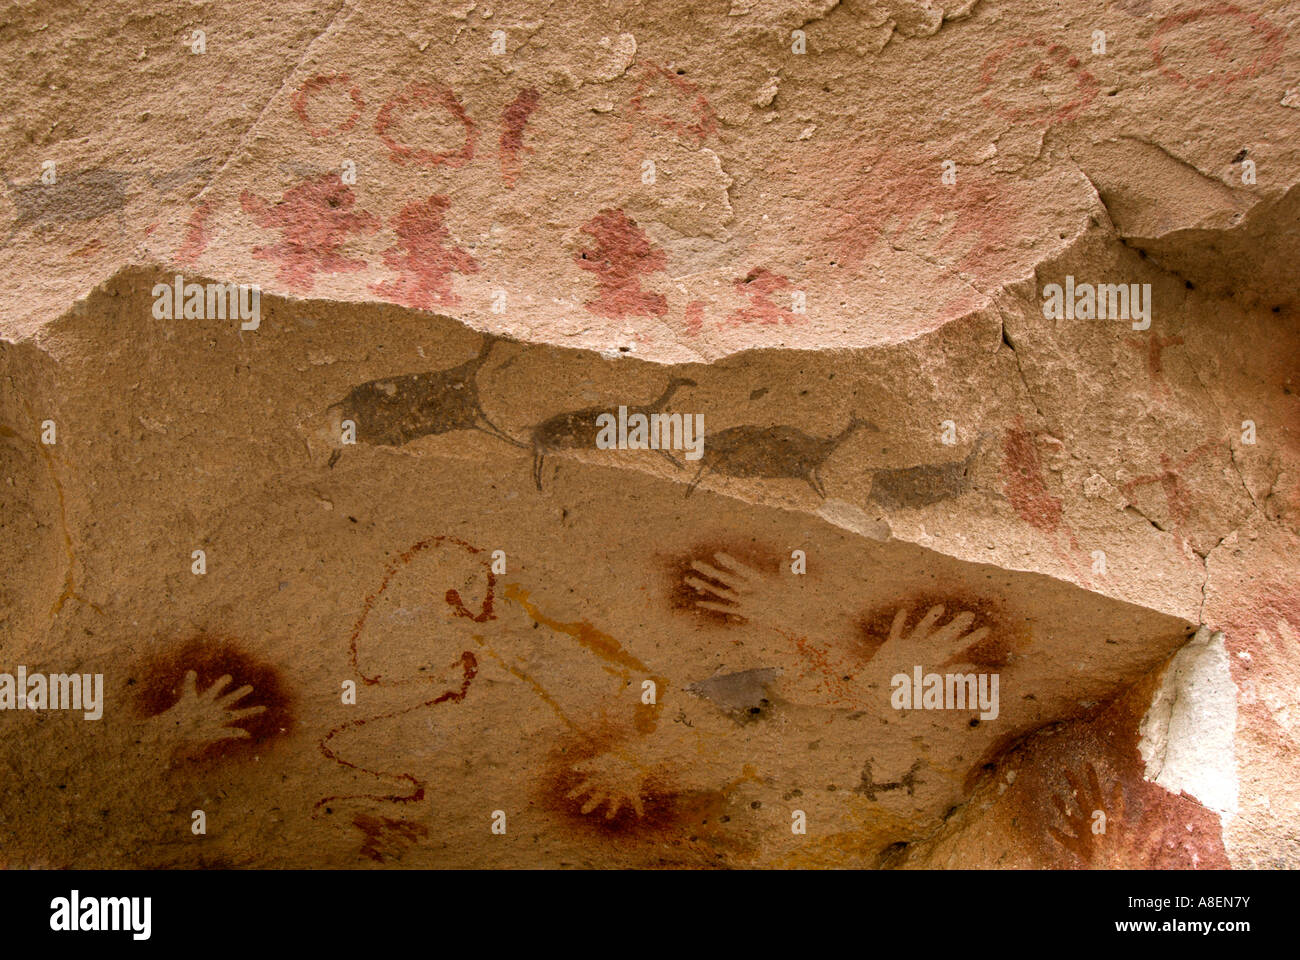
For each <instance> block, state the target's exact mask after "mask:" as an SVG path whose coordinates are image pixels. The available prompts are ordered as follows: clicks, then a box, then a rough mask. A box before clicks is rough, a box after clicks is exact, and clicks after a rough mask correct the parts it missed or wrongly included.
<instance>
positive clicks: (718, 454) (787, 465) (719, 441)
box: [686, 416, 880, 498]
mask: <svg viewBox="0 0 1300 960" xmlns="http://www.w3.org/2000/svg"><path fill="white" fill-rule="evenodd" d="M862 427H869V428H870V429H872V430H879V429H880V428H879V427H877V426H876V425H875V424H874V423H871V422H870V421H868V420H862V419H860V418H858V417H856V416H854V417H850V418H849V423H848V426H846V427H845V428H844V429H843V430H841V431H840V432H839V433H838V434H836V435H835V436H833V437H810V436H809V435H808V434H806V433H804V432H803V431H802V430H799V429H796V428H795V427H788V426H775V427H752V426H741V427H730V428H728V429H726V430H723V431H722V432H721V433H718V434H714V435H713V436H712V437H710V438H709V439H708V441H707V442H706V443H705V445H704V457H703V458H702V460H701V462H700V469H699V472H697V473H696V474H695V478H694V479H693V480H691V482H690V485H689V486H687V488H686V496H688V497H689V496H690V495H691V493H692V491H694V490H695V488H696V486H698V485H699V482H700V481H701V480H702V479H703V478H704V475H705V474H706V473H708V472H710V471H713V472H714V473H720V474H722V475H723V476H726V477H762V478H764V479H795V480H800V479H802V480H807V481H808V485H809V486H810V487H812V488H813V491H814V492H815V493H816V494H817V496H819V497H823V498H825V496H826V491H825V489H824V488H823V487H822V480H821V476H820V474H819V471H820V470H821V468H822V465H823V464H825V463H826V461H827V460H829V459H830V456H831V454H833V453H834V452H835V451H836V449H838V448H839V446H840V444H842V443H844V441H846V440H848V439H849V437H851V436H852V435H853V434H854V433H855V432H856V431H857V430H859V429H860V428H862Z"/></svg>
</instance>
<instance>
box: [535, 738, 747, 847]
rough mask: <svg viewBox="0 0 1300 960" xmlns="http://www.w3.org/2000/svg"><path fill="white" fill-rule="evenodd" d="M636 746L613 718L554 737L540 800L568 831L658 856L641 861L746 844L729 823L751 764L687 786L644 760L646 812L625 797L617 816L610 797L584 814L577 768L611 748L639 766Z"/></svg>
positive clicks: (643, 805)
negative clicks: (714, 782) (726, 776)
mask: <svg viewBox="0 0 1300 960" xmlns="http://www.w3.org/2000/svg"><path fill="white" fill-rule="evenodd" d="M634 750H635V746H634V745H630V744H628V741H627V737H626V734H624V733H620V732H619V731H618V730H617V728H615V727H614V726H613V725H611V724H607V723H601V724H597V725H594V726H587V727H585V728H584V729H582V730H576V731H573V732H572V733H570V734H568V735H566V736H565V737H562V738H561V739H560V740H559V741H557V742H556V744H555V746H554V747H553V748H552V750H551V752H550V754H549V755H548V757H547V759H546V761H545V762H544V764H543V766H542V770H541V775H540V777H539V778H538V780H537V787H536V790H535V800H534V803H535V804H536V806H537V807H539V808H540V809H541V810H542V811H543V812H545V813H546V814H548V815H549V816H550V817H551V819H552V820H553V822H554V823H555V824H556V825H557V826H558V827H559V828H560V829H561V830H562V831H563V832H564V833H566V834H568V835H570V836H573V837H575V838H577V839H580V840H582V841H583V842H584V843H589V842H592V841H595V842H598V843H600V844H602V845H607V846H612V847H614V848H624V849H627V850H628V851H629V852H631V853H634V854H641V855H642V856H644V857H652V858H654V859H655V860H657V861H658V862H657V863H645V862H640V863H638V864H637V865H638V866H681V865H698V866H705V865H709V864H713V865H721V863H720V861H721V860H722V858H723V855H724V854H725V853H739V854H741V855H744V854H745V853H746V852H747V851H748V849H749V848H748V845H747V842H746V841H745V840H744V839H743V838H742V837H739V836H736V835H735V834H734V831H732V830H729V828H728V826H727V823H728V820H729V814H728V811H729V810H730V804H729V800H730V795H731V793H732V792H733V791H734V790H735V788H736V787H737V786H739V785H740V784H741V783H743V782H745V781H747V780H756V779H757V775H756V774H755V772H754V770H753V768H752V767H750V766H748V765H746V767H745V768H744V770H743V772H742V774H741V776H740V777H739V778H737V779H736V780H734V781H732V782H730V783H727V784H724V785H723V786H722V787H721V788H719V789H714V790H707V789H693V788H687V787H683V786H682V785H681V784H679V783H678V782H677V781H676V780H675V779H674V778H673V777H672V776H671V775H670V774H669V773H668V772H667V771H665V770H664V769H662V768H660V767H657V766H652V767H644V766H640V767H639V769H638V775H639V777H640V788H639V791H638V796H639V798H640V803H641V812H640V814H638V813H637V810H636V808H635V806H634V805H633V804H631V803H630V802H627V800H623V801H621V802H620V804H619V807H618V810H617V811H616V812H615V813H614V815H613V816H612V817H611V816H608V815H607V814H608V812H609V806H608V803H602V804H600V805H599V806H597V807H595V808H594V809H592V810H590V811H589V812H587V813H583V812H582V808H583V806H584V805H585V804H586V803H587V802H588V797H589V794H579V795H577V796H572V797H571V796H570V794H571V793H573V792H574V791H575V789H576V788H578V787H579V786H580V785H581V784H582V783H583V781H584V780H586V779H587V774H586V773H585V772H584V771H580V770H577V769H575V768H577V767H579V766H581V765H583V764H584V763H586V762H587V761H590V760H592V759H594V758H596V757H600V756H602V755H606V754H610V753H613V754H615V755H616V756H619V757H623V758H625V759H626V762H627V763H628V764H629V766H632V767H637V766H638V765H637V764H635V762H634V761H632V760H631V759H630V756H629V755H630V754H631V753H632V752H634ZM724 818H728V819H724Z"/></svg>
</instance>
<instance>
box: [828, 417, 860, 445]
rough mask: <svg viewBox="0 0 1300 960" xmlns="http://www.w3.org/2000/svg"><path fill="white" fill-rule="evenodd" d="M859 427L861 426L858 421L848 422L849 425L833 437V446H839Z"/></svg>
mask: <svg viewBox="0 0 1300 960" xmlns="http://www.w3.org/2000/svg"><path fill="white" fill-rule="evenodd" d="M860 426H862V424H861V422H860V421H858V420H850V421H849V425H848V426H847V427H845V428H844V429H843V430H841V431H840V432H839V433H837V434H836V435H835V437H834V441H835V445H836V446H839V445H840V444H841V443H843V442H844V441H845V440H847V439H848V438H849V437H851V436H853V433H854V431H856V430H857V429H858V427H860Z"/></svg>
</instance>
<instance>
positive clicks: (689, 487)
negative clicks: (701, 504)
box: [686, 464, 708, 497]
mask: <svg viewBox="0 0 1300 960" xmlns="http://www.w3.org/2000/svg"><path fill="white" fill-rule="evenodd" d="M706 469H708V468H707V467H705V465H704V464H700V469H699V470H698V471H696V474H695V479H694V480H692V481H691V482H690V483H689V484H687V485H686V496H688V497H689V496H690V495H691V492H692V491H693V490H694V489H695V488H696V487H697V486H699V484H700V480H702V479H703V478H704V471H705V470H706Z"/></svg>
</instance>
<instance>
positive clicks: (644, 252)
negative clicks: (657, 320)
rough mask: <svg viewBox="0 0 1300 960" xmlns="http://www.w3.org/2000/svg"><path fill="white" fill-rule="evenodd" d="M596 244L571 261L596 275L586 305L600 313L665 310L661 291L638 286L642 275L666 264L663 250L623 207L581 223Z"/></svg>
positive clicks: (641, 313) (661, 312)
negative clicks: (594, 288) (595, 290)
mask: <svg viewBox="0 0 1300 960" xmlns="http://www.w3.org/2000/svg"><path fill="white" fill-rule="evenodd" d="M582 232H583V233H585V234H587V235H589V236H591V237H592V238H593V239H594V240H595V241H596V245H595V247H594V248H592V249H589V250H581V251H579V252H578V253H577V254H576V255H575V256H574V262H575V263H577V264H578V267H579V268H580V269H583V270H588V271H590V272H591V273H594V274H595V275H596V280H597V283H598V284H599V290H598V294H599V295H598V296H597V297H596V299H594V300H588V301H586V303H585V306H586V308H587V309H588V310H590V311H591V312H592V313H594V314H597V315H599V316H602V317H614V318H622V317H631V316H653V317H662V316H663V315H664V314H665V313H667V312H668V299H667V298H666V297H665V296H664V295H663V294H661V293H653V292H651V291H647V290H642V289H641V278H642V277H643V276H645V275H647V274H651V273H657V272H659V271H660V270H664V269H666V268H667V266H668V258H667V257H666V256H665V254H664V252H663V250H661V249H660V248H659V247H656V246H654V245H653V244H652V243H651V242H650V239H649V237H647V236H646V233H645V231H644V230H642V229H641V228H640V227H639V226H637V223H636V221H635V220H633V219H631V218H630V217H628V216H627V214H625V213H624V212H623V211H622V210H602V211H600V213H598V214H596V216H594V217H592V218H591V219H590V220H588V221H587V222H586V223H585V224H583V225H582Z"/></svg>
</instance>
